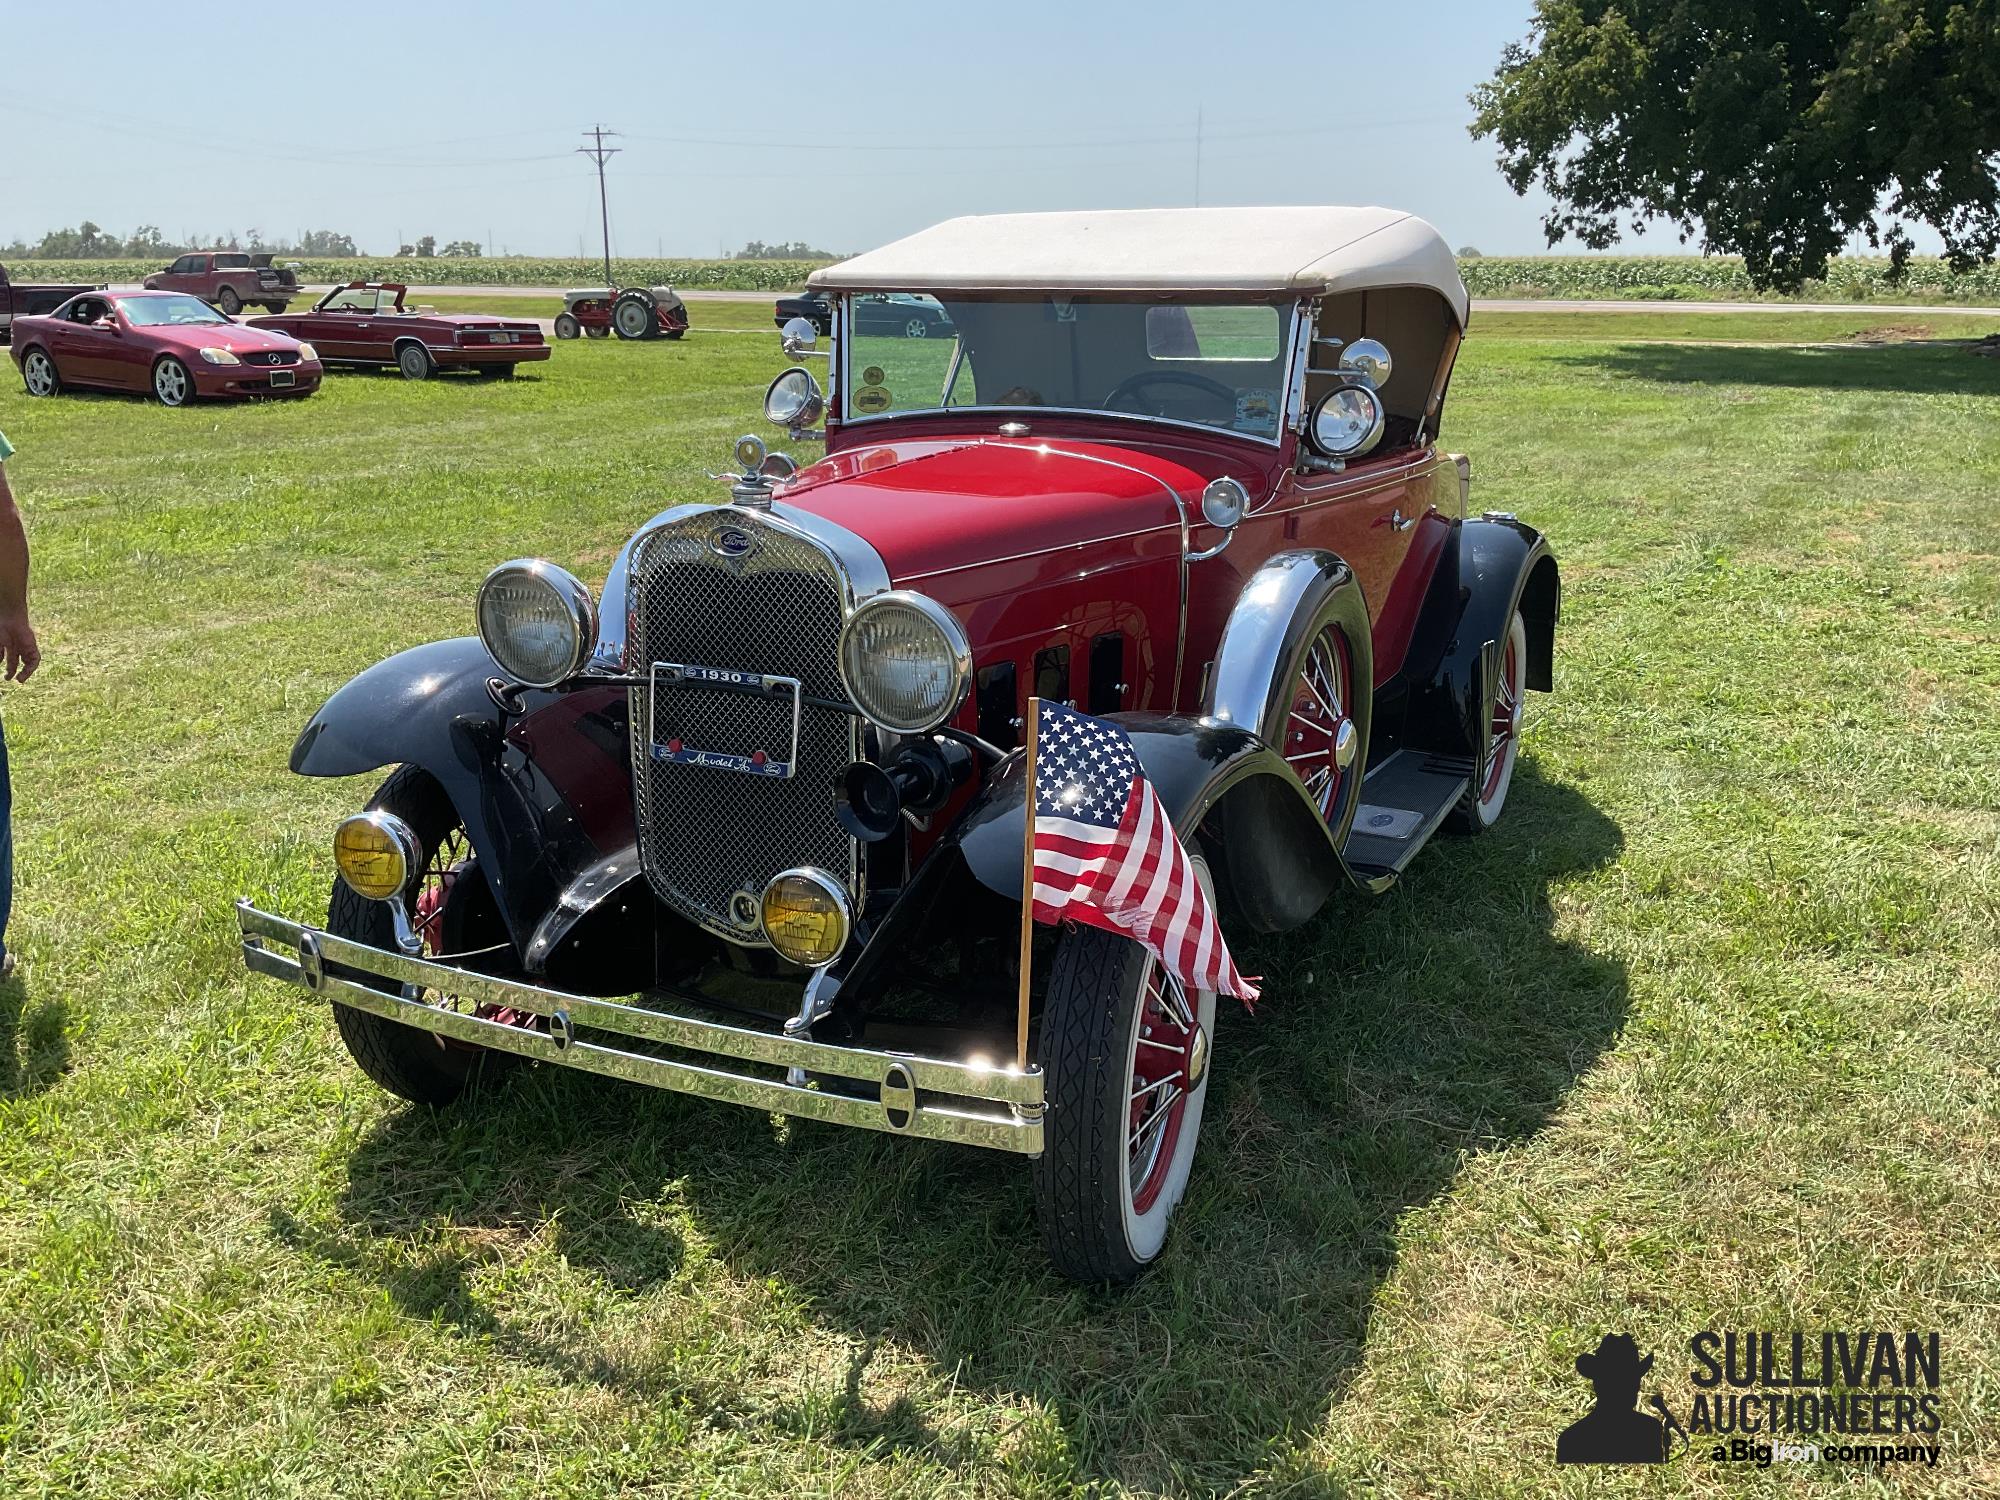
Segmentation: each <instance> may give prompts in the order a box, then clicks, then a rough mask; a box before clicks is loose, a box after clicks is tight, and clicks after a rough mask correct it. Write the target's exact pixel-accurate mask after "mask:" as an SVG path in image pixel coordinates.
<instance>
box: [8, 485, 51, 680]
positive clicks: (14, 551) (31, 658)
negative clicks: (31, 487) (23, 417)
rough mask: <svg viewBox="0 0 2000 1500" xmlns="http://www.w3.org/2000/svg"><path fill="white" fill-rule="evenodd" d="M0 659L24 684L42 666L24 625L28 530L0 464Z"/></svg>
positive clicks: (31, 628)
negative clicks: (23, 523) (22, 520)
mask: <svg viewBox="0 0 2000 1500" xmlns="http://www.w3.org/2000/svg"><path fill="white" fill-rule="evenodd" d="M0 660H4V661H5V663H6V667H7V673H6V675H7V680H8V681H9V682H26V681H27V680H28V679H29V678H30V677H33V676H34V675H35V668H37V667H39V666H40V665H41V664H42V648H41V646H40V645H39V644H37V642H36V640H35V627H34V626H33V625H31V624H29V623H28V529H27V527H25V526H23V525H22V524H21V510H20V507H19V506H17V505H15V504H14V491H13V490H12V488H10V487H9V485H8V483H7V466H6V465H5V464H4V463H0Z"/></svg>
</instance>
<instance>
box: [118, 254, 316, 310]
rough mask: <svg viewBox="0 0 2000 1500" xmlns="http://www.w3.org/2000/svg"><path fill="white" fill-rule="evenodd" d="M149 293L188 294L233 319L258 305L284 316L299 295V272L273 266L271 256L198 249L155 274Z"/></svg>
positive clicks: (149, 282)
mask: <svg viewBox="0 0 2000 1500" xmlns="http://www.w3.org/2000/svg"><path fill="white" fill-rule="evenodd" d="M145 286H146V290H147V291H149V292H187V293H190V294H191V295H193V296H196V297H199V298H201V300H202V301H204V302H206V303H209V304H210V305H212V306H214V307H219V308H221V309H222V310H223V311H224V312H226V313H228V314H229V315H230V316H231V317H234V316H235V315H236V314H237V313H239V312H241V311H242V310H243V309H244V308H245V307H246V306H249V305H250V304H252V303H255V304H257V305H259V306H261V307H263V308H265V309H267V310H268V311H270V312H274V313H281V312H283V311H284V310H285V308H286V307H287V306H289V305H290V303H291V300H292V299H293V298H294V297H296V296H298V294H299V279H298V276H297V275H296V273H294V272H291V271H286V270H280V269H278V268H277V267H275V266H273V265H272V264H271V257H270V256H269V255H261V254H259V255H250V254H247V253H245V252H243V251H239V250H197V251H193V252H191V253H189V254H187V255H183V256H181V257H179V258H178V259H177V260H175V261H174V262H173V264H172V265H169V266H165V267H163V268H161V269H160V270H158V271H155V272H153V274H152V275H150V276H148V277H147V278H146V281H145Z"/></svg>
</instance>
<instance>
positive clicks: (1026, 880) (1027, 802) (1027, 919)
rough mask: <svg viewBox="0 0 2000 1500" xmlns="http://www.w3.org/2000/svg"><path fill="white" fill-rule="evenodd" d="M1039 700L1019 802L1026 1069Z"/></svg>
mask: <svg viewBox="0 0 2000 1500" xmlns="http://www.w3.org/2000/svg"><path fill="white" fill-rule="evenodd" d="M1041 720H1042V700H1041V699H1039V698H1032V697H1031V698H1029V699H1028V759H1027V762H1026V767H1025V774H1026V776H1027V778H1028V786H1027V791H1026V793H1025V795H1024V796H1023V797H1022V799H1021V1013H1020V1018H1019V1020H1018V1021H1017V1022H1016V1023H1015V1049H1014V1050H1015V1060H1016V1061H1017V1062H1018V1063H1019V1065H1020V1068H1021V1071H1022V1072H1024V1073H1025V1072H1026V1071H1027V1070H1028V966H1029V962H1030V959H1029V955H1030V954H1031V953H1032V952H1033V951H1034V946H1035V730H1036V729H1037V728H1038V727H1039V726H1040V724H1041Z"/></svg>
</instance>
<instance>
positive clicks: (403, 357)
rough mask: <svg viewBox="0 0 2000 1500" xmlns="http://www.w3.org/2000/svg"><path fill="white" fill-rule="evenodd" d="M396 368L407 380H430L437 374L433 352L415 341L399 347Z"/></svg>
mask: <svg viewBox="0 0 2000 1500" xmlns="http://www.w3.org/2000/svg"><path fill="white" fill-rule="evenodd" d="M396 368H397V369H399V370H401V371H402V372H403V379H405V380H429V379H430V378H431V376H433V375H435V374H436V373H437V366H436V365H435V364H433V363H432V362H431V351H430V350H428V349H426V348H425V347H424V346H423V345H422V344H419V343H417V342H416V341H415V340H414V339H412V340H410V341H408V342H407V343H403V344H400V345H398V346H397V348H396Z"/></svg>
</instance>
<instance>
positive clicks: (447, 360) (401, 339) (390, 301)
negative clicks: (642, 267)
mask: <svg viewBox="0 0 2000 1500" xmlns="http://www.w3.org/2000/svg"><path fill="white" fill-rule="evenodd" d="M408 290H409V289H408V288H407V287H405V286H402V285H400V284H398V283H396V282H382V281H350V282H349V283H348V284H347V285H346V286H337V287H335V288H334V289H333V290H332V291H330V292H328V293H327V294H326V295H325V296H324V297H322V298H320V299H319V301H318V302H317V303H315V304H314V305H313V309H312V311H310V312H302V313H283V314H280V315H277V316H274V317H263V318H251V319H249V320H248V322H249V325H250V326H251V327H252V328H268V329H271V330H273V331H274V332H278V333H286V334H290V335H291V336H292V337H294V338H299V339H304V340H306V341H307V342H308V343H310V344H311V345H312V346H313V347H314V348H316V349H317V350H319V353H320V358H322V359H324V360H325V361H326V362H327V363H328V364H339V365H374V366H379V365H396V366H397V367H399V368H400V369H401V370H402V371H403V373H404V374H405V375H407V376H409V377H410V378H411V379H413V380H420V379H422V378H424V377H425V376H426V375H429V374H432V373H434V372H435V371H437V370H439V369H479V370H487V371H491V372H494V373H500V374H511V373H512V372H513V369H514V367H515V366H516V365H519V364H524V363H532V362H534V361H536V360H542V359H547V358H548V357H549V346H548V343H547V341H546V340H544V339H543V338H542V329H541V325H540V324H538V323H536V322H534V321H532V320H530V319H527V318H498V317H493V316H491V315H490V314H486V313H440V312H422V311H415V312H413V311H411V310H410V309H408V308H406V307H405V306H404V305H403V299H404V297H405V295H406V294H407V293H408Z"/></svg>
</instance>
